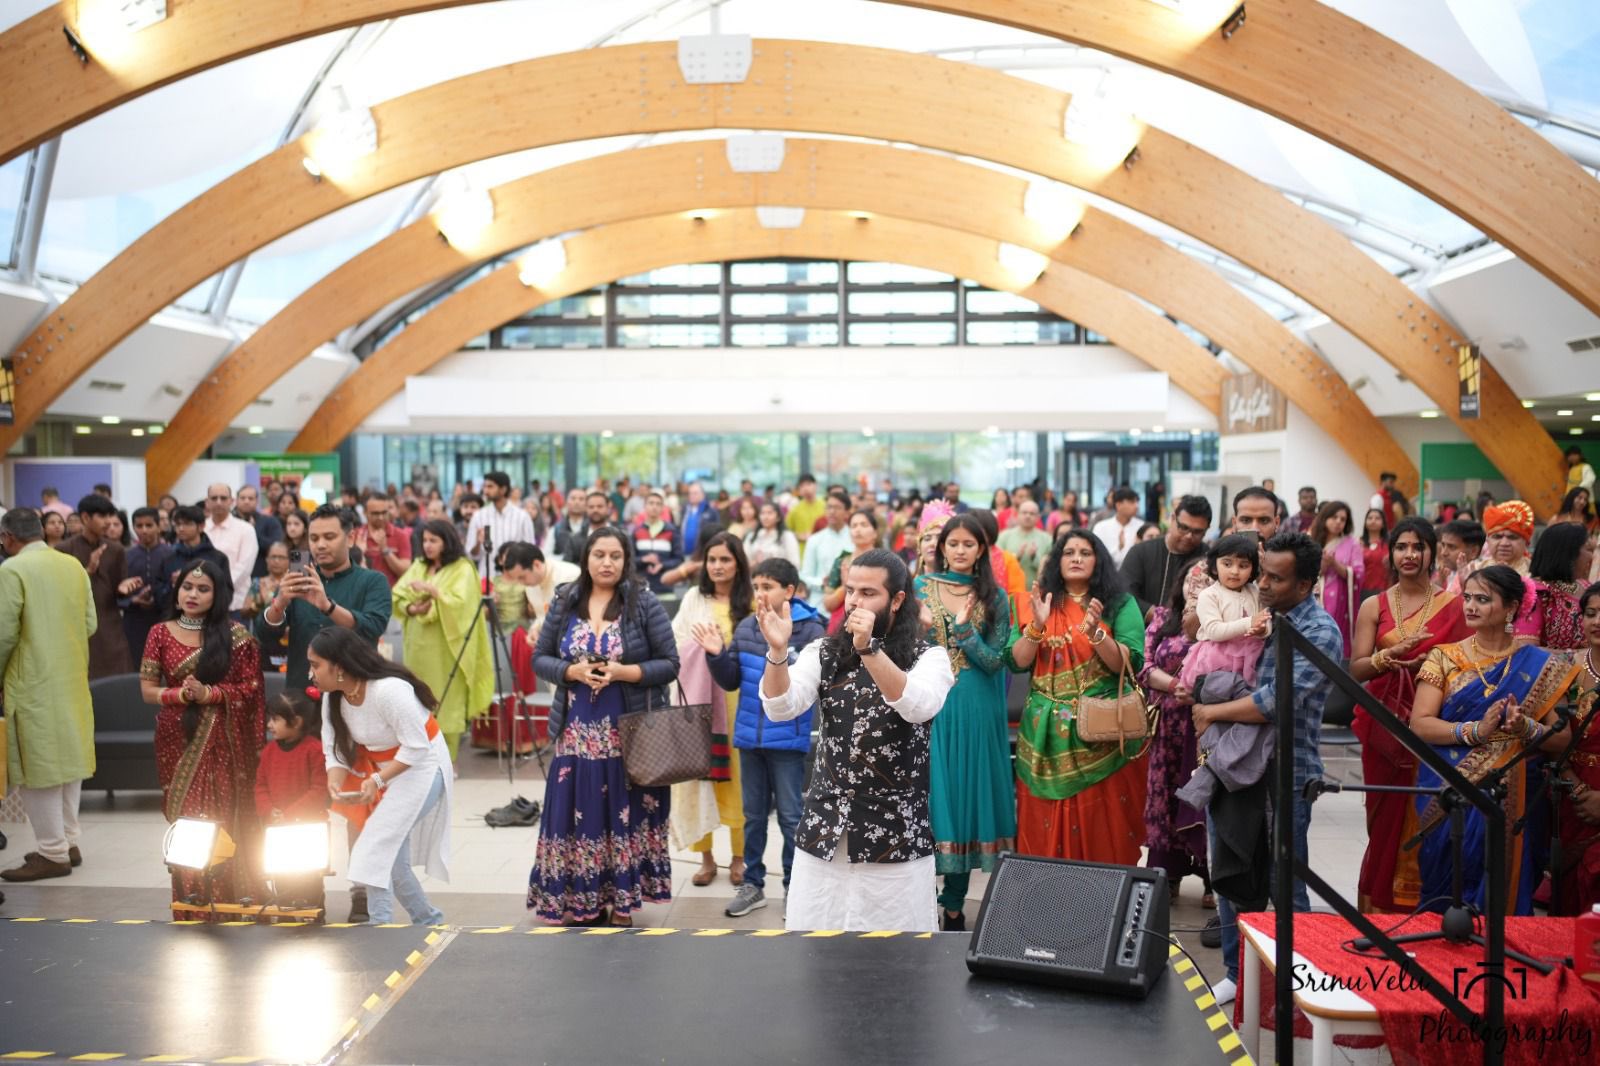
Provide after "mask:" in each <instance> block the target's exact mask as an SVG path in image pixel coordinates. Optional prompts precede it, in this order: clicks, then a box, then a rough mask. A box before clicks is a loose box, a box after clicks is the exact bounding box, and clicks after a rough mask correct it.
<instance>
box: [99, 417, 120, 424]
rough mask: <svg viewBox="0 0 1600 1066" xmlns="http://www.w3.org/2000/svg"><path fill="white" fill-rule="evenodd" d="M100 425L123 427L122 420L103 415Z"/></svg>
mask: <svg viewBox="0 0 1600 1066" xmlns="http://www.w3.org/2000/svg"><path fill="white" fill-rule="evenodd" d="M100 424H101V425H103V426H120V425H122V419H120V418H118V417H117V416H116V415H101V416H100Z"/></svg>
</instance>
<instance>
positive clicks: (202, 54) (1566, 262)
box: [0, 0, 1600, 314]
mask: <svg viewBox="0 0 1600 1066" xmlns="http://www.w3.org/2000/svg"><path fill="white" fill-rule="evenodd" d="M468 2H470V0H325V2H322V3H316V4H262V3H259V2H258V0H209V2H200V0H181V2H180V0H174V2H173V3H171V4H170V5H169V7H170V9H171V10H170V14H169V17H168V19H167V20H166V21H165V22H163V23H160V24H158V25H155V26H152V27H150V28H148V29H145V30H143V31H141V32H140V33H139V34H138V35H137V37H135V38H133V39H132V40H131V41H129V42H127V51H128V53H129V54H128V56H127V61H126V62H119V61H118V58H117V57H115V56H104V57H101V61H99V62H93V63H89V64H87V65H84V64H80V63H79V62H78V61H77V59H76V57H75V56H73V55H72V53H71V52H70V51H69V50H68V48H67V47H66V43H65V41H64V39H63V37H62V34H61V29H62V27H63V25H67V24H73V23H75V22H76V16H75V11H76V8H77V4H78V0H63V2H62V3H59V4H57V5H56V6H55V7H53V8H49V9H47V10H45V11H43V12H40V13H39V14H37V15H35V16H33V17H32V18H30V19H27V20H25V21H24V22H22V23H20V24H19V25H17V26H15V27H13V28H12V29H10V30H8V31H7V32H6V33H5V34H3V35H0V55H4V56H6V57H7V62H6V63H5V64H0V99H4V100H26V101H28V106H26V107H13V108H6V109H4V111H3V112H0V162H4V161H5V160H6V159H9V158H11V157H12V156H14V155H16V154H17V153H19V152H21V151H25V150H26V149H28V148H29V147H32V146H33V145H36V144H38V143H40V142H41V141H44V140H46V139H48V138H49V137H51V136H54V135H55V134H57V133H60V132H61V131H62V130H64V129H66V128H67V127H68V126H71V125H73V124H75V123H78V122H82V121H83V120H84V119H86V118H89V117H90V116H92V115H96V114H99V113H100V112H102V111H104V110H106V109H108V108H110V107H114V106H115V105H116V104H118V103H121V102H123V101H125V100H129V99H132V98H133V97H134V96H137V95H139V94H141V93H144V92H148V91H149V90H150V89H153V88H156V87H157V86H160V85H164V84H167V83H168V82H171V81H174V80H176V79H178V78H181V77H184V76H186V75H188V74H193V73H195V72H197V71H200V70H204V69H206V68H208V67H211V66H215V65H216V64H218V63H223V62H226V61H228V60H230V59H237V58H239V57H241V56H245V55H250V54H252V53H254V52H259V51H261V50H263V49H266V48H271V47H274V46H276V45H280V44H284V43H287V42H289V41H294V40H299V39H301V38H304V37H310V36H313V35H315V34H318V33H326V32H328V31H330V30H336V29H342V28H345V27H349V26H354V25H358V24H360V23H363V22H368V21H374V20H377V19H384V18H395V17H398V16H402V15H407V14H412V13H415V12H418V11H427V10H434V9H439V8H446V7H456V6H464V5H465V4H466V3H468ZM890 2H892V3H900V4H905V5H907V6H912V7H922V8H931V9H934V10H938V11H947V12H950V13H953V14H957V15H965V16H968V17H971V18H976V19H984V20H987V21H990V22H998V23H1004V24H1007V25H1011V26H1016V27H1018V28H1019V29H1024V30H1030V31H1033V32H1037V33H1043V34H1049V35H1051V36H1054V37H1059V38H1061V39H1063V40H1067V41H1073V42H1076V43H1079V44H1083V45H1086V46H1088V47H1090V48H1097V49H1099V50H1101V51H1105V52H1111V53H1112V54H1114V55H1120V56H1123V57H1125V58H1127V59H1130V60H1133V61H1134V62H1137V63H1142V64H1145V65H1147V66H1151V67H1154V68H1156V69H1158V70H1162V71H1165V72H1167V73H1169V74H1173V75H1176V76H1177V77H1180V78H1185V79H1187V80H1189V81H1192V82H1195V83H1196V84H1198V85H1203V86H1205V87H1206V88H1208V89H1213V90H1215V91H1217V92H1220V93H1222V94H1223V95H1225V96H1230V97H1233V98H1234V99H1236V100H1239V101H1241V102H1243V103H1245V104H1248V105H1250V106H1252V107H1256V108H1259V109H1261V110H1263V111H1266V112H1268V113H1269V114H1273V115H1276V116H1277V117H1279V118H1281V119H1283V120H1284V121H1286V122H1290V123H1292V124H1294V125H1296V126H1299V127H1300V128H1301V129H1304V130H1306V131H1308V132H1310V133H1313V134H1315V135H1317V136H1318V137H1321V138H1322V139H1324V140H1326V141H1329V142H1330V143H1332V144H1336V145H1338V146H1339V147H1341V148H1343V149H1345V150H1346V151H1348V152H1351V153H1353V154H1355V155H1357V156H1359V157H1360V158H1362V159H1365V160H1366V161H1367V162H1369V163H1371V164H1373V165H1374V166H1376V167H1378V168H1379V169H1381V170H1384V171H1386V172H1387V173H1389V174H1392V175H1393V176H1394V177H1396V178H1398V179H1399V180H1401V181H1403V182H1405V183H1406V184H1408V185H1410V186H1411V187H1412V188H1414V189H1416V190H1418V191H1419V192H1421V193H1423V194H1424V195H1426V196H1429V197H1431V198H1432V199H1434V200H1435V201H1437V202H1438V203H1440V204H1442V205H1443V206H1445V207H1447V208H1449V209H1450V210H1451V211H1453V212H1454V213H1456V214H1457V215H1460V216H1461V217H1462V218H1464V219H1467V220H1468V221H1470V222H1472V223H1473V224H1474V225H1476V226H1477V227H1479V228H1480V229H1482V230H1483V231H1484V232H1485V233H1487V234H1489V235H1490V236H1492V237H1494V238H1495V239H1496V240H1498V241H1500V242H1501V243H1502V244H1504V245H1505V246H1506V247H1508V248H1510V249H1512V250H1513V251H1515V252H1516V253H1517V254H1518V255H1519V256H1521V257H1522V258H1523V259H1524V260H1526V261H1527V262H1528V263H1529V264H1531V265H1532V266H1533V267H1534V268H1535V269H1537V270H1539V271H1540V272H1541V273H1543V274H1544V275H1545V276H1546V277H1548V278H1550V279H1551V280H1552V281H1554V282H1555V283H1556V284H1557V285H1560V286H1561V287H1562V288H1564V289H1566V290H1567V291H1568V292H1569V293H1571V294H1572V295H1573V296H1574V297H1575V298H1576V299H1578V300H1579V301H1580V302H1581V303H1583V304H1584V305H1585V306H1587V307H1588V308H1589V310H1591V311H1593V312H1595V313H1596V314H1600V186H1597V184H1596V183H1595V181H1594V180H1593V179H1591V178H1590V177H1589V176H1588V175H1587V174H1585V173H1584V172H1583V170H1582V168H1580V167H1579V166H1578V165H1577V164H1576V163H1574V162H1573V161H1572V160H1570V159H1568V158H1567V157H1565V156H1564V155H1562V154H1561V152H1560V151H1559V150H1558V149H1556V148H1555V147H1554V146H1553V145H1551V144H1550V143H1549V142H1547V141H1546V140H1544V138H1542V137H1540V136H1539V135H1538V134H1536V133H1534V132H1533V131H1532V130H1530V129H1528V128H1527V127H1526V126H1524V125H1523V124H1522V123H1520V122H1518V121H1517V120H1516V119H1515V118H1513V117H1512V116H1511V115H1509V114H1507V113H1506V112H1505V111H1504V110H1503V109H1501V108H1500V107H1498V106H1496V105H1495V104H1494V102H1493V101H1491V100H1489V99H1487V98H1486V97H1484V96H1483V95H1482V94H1480V93H1477V92H1475V91H1473V90H1472V89H1471V88H1470V87H1468V86H1467V85H1466V84H1465V83H1463V82H1461V81H1460V80H1458V79H1456V78H1455V77H1453V76H1451V75H1450V74H1449V73H1448V72H1446V71H1444V70H1443V69H1441V68H1439V67H1438V66H1435V65H1434V64H1432V63H1429V62H1428V61H1427V60H1425V59H1423V58H1422V57H1421V56H1419V55H1417V54H1416V53H1414V52H1412V51H1410V50H1408V49H1406V48H1404V47H1402V46H1401V45H1399V44H1398V43H1396V42H1395V41H1393V40H1392V39H1390V38H1388V37H1385V36H1384V35H1382V34H1380V33H1378V32H1377V31H1376V30H1373V29H1371V28H1370V27H1367V26H1364V25H1362V24H1361V23H1359V22H1357V21H1356V20H1354V19H1352V18H1349V17H1348V16H1346V15H1343V14H1341V13H1340V12H1338V11H1336V10H1334V9H1333V8H1331V7H1329V6H1327V5H1325V4H1322V3H1319V2H1317V0H1250V3H1249V7H1248V13H1249V19H1248V21H1247V23H1246V24H1245V26H1244V27H1243V28H1242V29H1241V31H1240V32H1238V33H1236V34H1234V35H1233V36H1231V37H1230V38H1228V39H1223V37H1222V36H1221V34H1220V33H1218V32H1216V27H1215V26H1214V25H1198V26H1197V25H1196V23H1195V21H1194V16H1193V15H1191V14H1185V13H1182V12H1178V11H1172V10H1170V9H1167V8H1164V7H1160V6H1158V5H1155V6H1153V5H1152V4H1151V0H890ZM1232 7H1233V5H1232V4H1231V3H1229V4H1225V5H1222V4H1219V5H1217V8H1216V16H1217V18H1218V19H1220V18H1221V17H1223V16H1225V15H1227V14H1229V13H1230V12H1231V10H1232ZM92 48H93V43H92V42H91V49H92Z"/></svg>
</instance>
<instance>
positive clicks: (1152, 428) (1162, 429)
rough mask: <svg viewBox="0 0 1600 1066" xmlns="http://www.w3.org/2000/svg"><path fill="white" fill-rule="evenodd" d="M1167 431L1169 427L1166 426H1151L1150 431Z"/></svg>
mask: <svg viewBox="0 0 1600 1066" xmlns="http://www.w3.org/2000/svg"><path fill="white" fill-rule="evenodd" d="M1166 431H1167V427H1166V426H1151V427H1150V432H1151V433H1165V432H1166Z"/></svg>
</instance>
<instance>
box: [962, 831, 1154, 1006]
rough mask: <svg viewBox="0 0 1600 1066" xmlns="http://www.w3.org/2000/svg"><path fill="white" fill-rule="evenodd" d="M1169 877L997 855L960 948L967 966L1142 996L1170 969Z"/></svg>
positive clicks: (988, 973)
mask: <svg viewBox="0 0 1600 1066" xmlns="http://www.w3.org/2000/svg"><path fill="white" fill-rule="evenodd" d="M1167 928H1168V914H1167V874H1166V871H1165V870H1150V869H1145V868H1143V867H1138V866H1111V865H1108V864H1106V863H1098V862H1074V861H1070V860H1063V859H1036V858H1032V857H1030V856H1027V855H1015V854H1012V853H1010V852H1006V853H1005V854H1002V855H1001V856H1000V858H999V860H998V861H997V862H996V863H995V868H994V873H993V874H991V875H990V877H989V889H988V891H987V892H985V893H984V895H983V907H982V909H981V910H979V911H978V922H977V924H976V925H975V926H974V927H973V929H972V942H971V944H970V945H969V946H968V947H967V969H969V970H971V971H972V972H973V973H975V974H980V975H983V976H986V977H1004V978H1008V979H1011V980H1017V981H1034V982H1041V983H1045V984H1053V985H1063V986H1065V987H1067V988H1076V989H1081V990H1083V991H1086V992H1108V993H1112V994H1115V995H1121V996H1134V997H1138V998H1143V997H1144V996H1146V995H1148V994H1149V993H1150V989H1151V988H1153V987H1154V986H1155V983H1156V981H1158V980H1159V979H1160V978H1161V974H1162V973H1163V972H1164V971H1165V970H1166V968H1167V954H1168V942H1167V941H1166V940H1165V939H1164V938H1165V937H1166V935H1167Z"/></svg>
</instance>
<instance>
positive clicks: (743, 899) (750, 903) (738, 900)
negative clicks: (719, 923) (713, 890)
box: [722, 881, 767, 918]
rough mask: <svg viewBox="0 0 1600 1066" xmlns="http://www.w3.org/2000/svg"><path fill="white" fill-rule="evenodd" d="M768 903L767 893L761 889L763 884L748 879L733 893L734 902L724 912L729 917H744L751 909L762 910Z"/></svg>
mask: <svg viewBox="0 0 1600 1066" xmlns="http://www.w3.org/2000/svg"><path fill="white" fill-rule="evenodd" d="M766 905H767V894H766V893H765V892H763V891H761V886H759V885H752V884H751V883H750V882H748V881H746V882H745V883H744V884H742V885H740V886H739V891H738V892H735V893H734V895H733V902H732V903H729V904H728V907H727V909H726V910H725V911H723V912H722V913H724V914H726V915H727V916H728V917H729V918H743V917H744V916H745V915H747V914H749V913H750V912H751V911H756V910H760V909H761V908H762V907H765V906H766Z"/></svg>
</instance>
